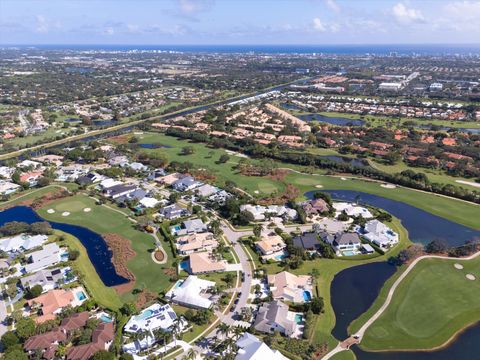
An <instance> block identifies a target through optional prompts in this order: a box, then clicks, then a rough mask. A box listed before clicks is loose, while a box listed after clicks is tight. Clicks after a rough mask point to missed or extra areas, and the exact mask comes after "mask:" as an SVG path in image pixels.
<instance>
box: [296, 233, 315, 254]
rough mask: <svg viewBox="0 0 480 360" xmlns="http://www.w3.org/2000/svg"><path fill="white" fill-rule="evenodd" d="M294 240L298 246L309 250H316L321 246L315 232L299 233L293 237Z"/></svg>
mask: <svg viewBox="0 0 480 360" xmlns="http://www.w3.org/2000/svg"><path fill="white" fill-rule="evenodd" d="M292 241H293V244H294V245H295V246H296V247H299V248H302V249H305V250H309V251H316V250H318V249H319V247H320V241H318V237H317V234H316V233H315V232H309V233H303V234H301V235H297V236H295V237H294V238H293V239H292Z"/></svg>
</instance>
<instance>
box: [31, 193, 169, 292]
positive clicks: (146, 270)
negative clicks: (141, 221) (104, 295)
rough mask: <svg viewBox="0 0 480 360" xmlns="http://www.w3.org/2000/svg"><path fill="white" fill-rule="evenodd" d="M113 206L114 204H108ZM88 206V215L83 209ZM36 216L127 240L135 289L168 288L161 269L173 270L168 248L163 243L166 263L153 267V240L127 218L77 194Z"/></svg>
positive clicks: (157, 289) (165, 277) (55, 203)
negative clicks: (50, 211)
mask: <svg viewBox="0 0 480 360" xmlns="http://www.w3.org/2000/svg"><path fill="white" fill-rule="evenodd" d="M109 206H112V207H114V205H109ZM86 207H89V208H91V209H92V210H91V211H90V212H84V211H83V209H84V208H86ZM47 209H54V210H55V213H54V214H48V213H47ZM64 211H68V212H70V215H69V216H61V214H62V212H64ZM38 212H39V214H40V215H41V216H42V217H44V218H46V219H47V220H52V221H58V222H66V223H69V224H74V225H80V226H85V227H87V228H89V229H91V230H93V231H95V232H97V233H99V234H107V233H114V234H118V235H121V236H122V237H125V238H127V239H129V240H130V241H131V243H132V248H133V250H134V251H135V252H136V254H137V255H136V256H135V257H134V258H133V259H131V260H130V261H129V262H128V264H127V265H128V268H129V269H130V270H131V271H132V272H133V274H134V275H135V277H136V279H137V281H136V284H135V287H136V288H146V289H149V290H151V291H153V292H157V293H158V292H160V291H163V290H166V289H168V288H169V287H170V286H171V283H170V278H169V277H168V276H167V275H166V274H165V273H164V271H163V270H165V269H169V268H172V264H173V261H174V259H173V256H172V254H171V250H170V247H169V246H168V245H167V244H166V243H164V249H165V251H166V252H167V255H168V261H167V263H166V264H164V265H158V264H155V263H154V262H153V261H152V259H151V252H150V251H151V250H152V249H154V247H155V244H154V239H153V237H152V236H151V235H149V234H146V233H143V232H140V231H137V230H135V229H134V227H133V223H132V222H130V221H129V220H128V219H127V218H126V216H124V215H122V214H120V213H118V212H115V211H113V210H112V209H109V208H107V207H106V206H100V205H96V204H95V201H94V200H92V199H91V198H89V197H87V196H85V195H83V194H79V195H75V196H73V197H70V198H65V199H61V200H59V201H57V202H54V203H52V204H49V205H47V206H45V207H44V208H42V209H40V210H39V211H38ZM133 299H134V296H133V295H132V294H125V295H123V296H122V300H124V301H131V300H133Z"/></svg>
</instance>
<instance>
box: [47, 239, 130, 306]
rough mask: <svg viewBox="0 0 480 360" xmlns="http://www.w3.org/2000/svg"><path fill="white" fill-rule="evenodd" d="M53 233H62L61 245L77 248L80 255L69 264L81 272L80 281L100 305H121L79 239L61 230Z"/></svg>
mask: <svg viewBox="0 0 480 360" xmlns="http://www.w3.org/2000/svg"><path fill="white" fill-rule="evenodd" d="M55 234H57V235H60V234H61V235H64V238H65V240H64V241H63V242H60V244H61V245H63V244H66V245H67V246H68V247H69V249H70V250H78V251H79V252H80V256H79V257H78V258H77V260H75V261H72V262H71V266H72V268H73V269H74V270H76V271H77V272H78V273H80V274H81V280H82V283H83V284H84V285H85V288H86V289H87V291H88V293H89V294H90V295H91V296H92V297H93V298H94V299H95V300H96V301H97V302H98V303H99V304H100V305H101V306H104V307H106V308H108V309H111V310H118V309H119V308H120V307H121V306H122V302H121V301H120V298H119V297H118V295H117V292H116V291H115V290H114V289H112V288H110V287H107V286H105V285H104V284H103V282H102V280H101V279H100V277H99V276H98V274H97V271H96V270H95V268H94V267H93V265H92V263H91V261H90V259H89V258H88V254H87V250H86V249H85V247H84V246H83V245H82V243H81V242H80V240H78V239H77V238H76V237H74V236H72V235H70V234H67V233H64V232H62V231H55Z"/></svg>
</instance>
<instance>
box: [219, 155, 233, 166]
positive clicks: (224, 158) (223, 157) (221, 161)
mask: <svg viewBox="0 0 480 360" xmlns="http://www.w3.org/2000/svg"><path fill="white" fill-rule="evenodd" d="M228 160H230V156H228V155H227V154H223V155H222V156H220V158H219V159H218V161H217V163H218V164H225V163H226V162H227V161H228Z"/></svg>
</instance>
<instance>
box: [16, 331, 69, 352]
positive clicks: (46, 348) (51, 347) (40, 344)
mask: <svg viewBox="0 0 480 360" xmlns="http://www.w3.org/2000/svg"><path fill="white" fill-rule="evenodd" d="M66 340H67V334H66V333H65V332H64V331H63V330H62V329H59V328H56V329H54V330H52V331H48V332H46V333H43V334H39V335H34V336H31V337H29V338H28V339H27V340H26V341H25V343H24V345H23V349H24V350H25V351H26V352H27V353H28V354H29V355H30V356H31V357H32V358H33V356H34V355H35V354H38V353H40V354H41V356H42V359H45V360H53V359H54V358H55V354H56V351H57V349H58V346H59V345H60V344H62V343H64V342H66Z"/></svg>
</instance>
